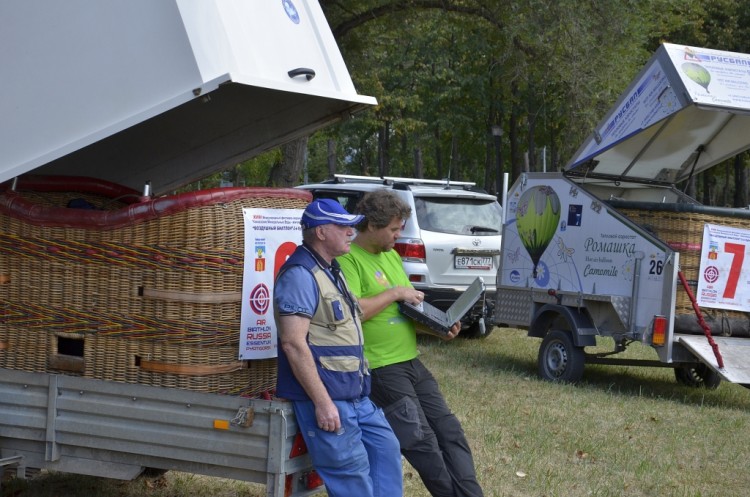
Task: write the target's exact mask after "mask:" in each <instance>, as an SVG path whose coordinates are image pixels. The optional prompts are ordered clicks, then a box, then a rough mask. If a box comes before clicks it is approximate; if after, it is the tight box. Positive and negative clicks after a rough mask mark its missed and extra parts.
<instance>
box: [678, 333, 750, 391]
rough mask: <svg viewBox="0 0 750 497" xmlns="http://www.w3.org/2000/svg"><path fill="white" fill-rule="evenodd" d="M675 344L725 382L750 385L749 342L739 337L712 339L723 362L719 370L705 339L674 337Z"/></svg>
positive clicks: (699, 337)
mask: <svg viewBox="0 0 750 497" xmlns="http://www.w3.org/2000/svg"><path fill="white" fill-rule="evenodd" d="M675 338H676V341H677V343H680V344H682V345H684V346H685V348H687V349H688V350H690V352H692V353H693V354H694V355H695V356H696V357H697V358H699V359H700V360H701V362H703V363H705V364H706V365H707V366H709V367H710V368H711V369H713V370H714V371H716V372H717V373H719V374H720V375H721V377H722V378H724V379H725V380H727V381H730V382H732V383H739V384H741V385H750V340H748V339H747V338H739V337H714V342H716V344H717V345H718V347H719V353H720V354H721V357H722V359H723V362H724V367H723V368H720V367H719V363H718V361H717V359H716V356H715V355H714V351H713V348H712V347H711V344H709V343H708V339H706V337H702V336H697V335H675Z"/></svg>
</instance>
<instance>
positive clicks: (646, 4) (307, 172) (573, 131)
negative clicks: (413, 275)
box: [193, 0, 750, 207]
mask: <svg viewBox="0 0 750 497" xmlns="http://www.w3.org/2000/svg"><path fill="white" fill-rule="evenodd" d="M320 4H321V6H322V7H323V10H324V13H325V15H326V18H327V19H328V22H329V24H330V26H331V29H332V31H333V34H334V37H335V38H336V41H337V43H338V45H339V47H340V49H341V52H342V54H343V57H344V60H345V61H346V63H347V66H348V68H349V71H350V74H351V76H352V79H353V81H354V84H355V86H356V88H357V91H358V93H360V94H364V95H370V96H374V97H376V98H377V100H378V105H377V106H375V107H374V108H371V109H368V110H366V111H363V112H361V113H359V114H356V115H355V116H353V117H352V118H351V119H348V120H346V121H345V122H343V123H341V124H338V125H335V126H332V127H329V128H326V129H324V130H322V131H319V132H317V133H315V134H314V135H312V136H309V137H303V138H301V139H298V140H296V141H294V142H291V143H288V144H286V145H284V146H282V147H279V148H278V149H275V150H272V151H270V152H268V153H266V154H263V155H261V156H259V157H256V158H253V159H251V160H249V161H246V162H244V163H242V164H238V165H237V166H236V167H234V168H232V169H230V170H228V171H224V172H222V173H219V174H217V175H214V176H213V177H211V178H206V179H204V180H202V181H201V182H200V184H199V185H197V187H199V188H206V187H212V186H217V185H219V184H233V185H247V186H263V185H265V186H295V185H299V184H302V183H308V182H316V181H320V180H323V179H327V178H330V177H332V175H333V174H334V173H346V174H356V175H368V176H383V175H388V176H403V177H417V178H432V179H442V178H446V177H449V178H450V179H451V180H456V181H474V182H476V184H477V185H478V186H480V187H482V188H484V189H485V190H487V191H489V192H491V193H497V192H499V191H500V190H501V185H502V183H501V182H500V181H501V180H500V178H502V173H504V172H507V173H509V174H510V182H511V184H512V182H513V181H514V180H515V178H517V177H518V176H519V175H520V174H521V172H522V171H542V170H545V171H559V170H562V168H563V167H564V166H565V164H566V162H567V161H568V160H569V159H570V158H571V156H572V155H573V153H574V152H575V151H576V150H577V149H578V147H579V146H580V145H581V144H582V143H583V140H584V139H585V138H586V137H587V136H588V135H589V134H590V133H591V131H592V130H593V129H594V127H595V126H596V124H597V123H598V122H599V121H600V120H601V119H602V118H603V117H604V115H605V113H606V112H607V111H608V110H609V109H610V107H611V106H612V105H613V104H614V103H615V102H616V100H617V98H618V97H619V96H620V95H621V93H622V92H623V91H624V90H625V89H626V88H627V86H628V84H629V83H630V82H631V80H632V79H633V78H634V77H635V75H636V74H637V73H638V72H639V71H640V70H641V69H642V68H643V66H644V64H645V63H646V62H647V61H648V59H649V58H650V56H651V55H652V54H653V53H654V51H655V50H656V49H657V47H658V46H659V44H660V43H662V42H668V43H675V44H682V45H690V46H696V47H704V48H714V49H720V50H728V51H734V52H741V53H747V52H748V51H750V2H736V1H735V0H713V1H711V2H704V1H702V0H358V1H357V2H351V1H349V0H320ZM749 160H750V154H748V152H744V153H742V154H740V155H738V156H736V157H734V158H732V159H729V160H727V161H726V162H724V163H722V164H720V165H718V166H716V167H713V168H711V169H709V170H707V171H705V172H703V173H702V174H700V175H697V176H696V177H694V178H693V179H691V181H690V183H689V184H684V185H678V187H680V188H681V189H682V190H685V191H686V192H687V193H688V194H689V195H691V196H692V197H694V198H696V199H697V200H699V201H700V202H702V203H703V204H705V205H714V206H734V207H745V206H747V205H748V184H747V183H748V181H747V168H748V161H749ZM193 186H194V187H195V186H196V185H193Z"/></svg>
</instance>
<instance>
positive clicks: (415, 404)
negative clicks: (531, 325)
mask: <svg viewBox="0 0 750 497" xmlns="http://www.w3.org/2000/svg"><path fill="white" fill-rule="evenodd" d="M356 211H357V213H360V214H364V215H365V219H364V220H363V221H362V222H361V224H359V225H357V235H356V237H355V239H354V242H353V243H352V245H351V251H350V252H349V253H348V254H346V255H344V256H340V257H338V260H339V263H340V264H341V269H342V271H343V272H344V275H345V277H346V281H347V282H348V283H349V287H350V289H351V291H352V292H353V293H354V294H355V295H356V296H357V298H358V300H359V304H360V306H361V308H362V311H363V313H364V316H363V318H362V324H363V328H364V340H365V355H366V357H367V360H368V361H369V363H370V367H371V368H372V371H371V378H372V391H371V393H370V398H371V399H372V401H373V402H375V404H377V405H378V406H379V407H381V408H382V409H383V411H384V412H385V415H386V418H387V419H388V422H389V423H390V425H391V428H393V431H394V432H395V433H396V437H397V438H398V440H399V443H400V444H401V453H402V454H403V455H404V457H406V460H407V461H409V463H410V464H411V465H412V466H413V467H414V468H415V469H416V470H417V472H419V475H420V477H421V478H422V481H423V482H424V484H425V487H427V490H429V492H430V493H431V494H432V495H433V496H441V497H443V496H445V497H448V496H456V497H459V496H460V497H469V496H471V497H477V496H482V495H483V493H482V488H481V487H480V486H479V483H478V482H477V477H476V472H475V469H474V459H473V457H472V454H471V449H470V448H469V444H468V442H467V441H466V436H465V435H464V432H463V428H461V423H460V422H459V421H458V419H457V418H456V416H455V415H454V414H453V413H452V412H451V410H450V408H449V407H448V405H447V404H446V402H445V399H444V398H443V395H442V393H441V392H440V388H439V386H438V384H437V381H435V378H434V377H433V376H432V373H430V371H429V370H428V369H427V368H426V367H425V366H424V365H423V364H422V362H421V361H420V360H419V358H418V355H419V351H418V350H417V336H416V329H415V325H414V322H413V321H411V320H410V319H408V318H406V317H405V316H403V315H402V314H401V313H400V312H399V310H398V304H397V302H399V301H409V302H412V303H414V304H417V303H419V302H421V301H422V300H423V299H424V294H423V293H422V292H420V291H418V290H416V289H414V287H412V285H411V283H410V282H409V279H408V277H407V275H406V273H405V272H404V268H403V265H402V263H401V257H400V256H399V255H398V253H396V251H395V250H393V247H394V245H395V243H396V240H397V239H398V238H399V236H400V235H401V227H402V225H403V223H404V220H405V219H407V218H408V217H409V215H410V213H411V208H410V207H409V206H408V205H407V204H406V203H405V202H404V201H402V200H401V199H400V198H399V197H397V196H396V195H395V194H393V193H392V192H389V191H387V190H378V191H375V192H370V193H367V194H365V195H364V196H363V197H362V199H361V200H360V201H359V203H358V204H357V208H356ZM459 331H460V323H456V324H454V326H453V328H452V329H451V332H450V333H449V334H448V336H447V337H446V338H445V339H446V340H451V339H453V338H455V337H456V335H458V333H459Z"/></svg>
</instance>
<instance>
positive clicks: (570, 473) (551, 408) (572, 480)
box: [3, 329, 750, 497]
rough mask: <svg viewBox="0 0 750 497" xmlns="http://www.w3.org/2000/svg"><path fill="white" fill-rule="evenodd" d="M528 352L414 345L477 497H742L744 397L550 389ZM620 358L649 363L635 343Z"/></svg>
mask: <svg viewBox="0 0 750 497" xmlns="http://www.w3.org/2000/svg"><path fill="white" fill-rule="evenodd" d="M538 346H539V341H538V340H537V339H532V338H527V337H526V335H525V332H522V331H520V330H515V329H496V330H495V331H494V332H493V333H492V334H491V335H490V336H489V337H487V338H486V339H484V340H456V341H454V342H453V343H443V342H440V341H437V340H434V339H430V338H424V339H422V340H421V346H420V349H421V351H422V359H423V361H424V362H425V364H427V366H428V367H429V368H430V369H431V370H432V372H433V373H434V374H435V376H436V377H437V378H438V380H439V382H440V384H441V387H442V389H443V393H444V394H445V396H446V398H447V399H448V402H449V404H450V405H451V407H452V408H453V410H454V411H455V413H456V414H457V415H458V417H459V418H460V419H461V421H462V423H463V426H464V430H465V431H466V434H467V437H468V438H469V441H470V443H471V445H472V449H473V451H474V457H475V463H476V466H477V472H478V475H479V480H480V483H481V484H482V486H483V487H484V491H485V495H487V496H497V497H501V496H503V497H505V496H507V497H527V496H528V497H572V496H596V497H620V496H633V497H639V496H649V497H651V496H653V497H656V496H658V497H719V496H721V497H732V496H738V497H739V496H746V495H750V473H748V472H746V468H745V463H746V461H748V460H750V443H748V428H749V427H750V390H747V389H745V388H743V387H741V386H739V385H733V384H727V383H722V384H721V385H720V386H719V388H718V389H716V390H705V389H691V388H688V387H684V386H681V385H679V384H678V383H676V382H675V380H674V374H673V371H672V370H671V369H666V368H644V367H621V366H595V365H589V366H586V370H585V373H584V379H583V381H582V382H581V383H580V384H578V385H575V386H573V385H560V384H551V383H547V382H543V381H540V380H538V379H537V377H536V354H537V349H538ZM627 354H628V357H641V358H649V359H653V358H655V355H653V351H652V350H651V349H650V348H647V347H642V346H640V345H638V344H636V345H633V346H632V347H631V348H630V349H629V351H628V353H627ZM404 481H405V495H407V496H409V497H412V496H413V497H426V496H428V495H429V494H428V493H427V492H426V491H425V489H424V486H423V485H422V483H421V481H420V479H419V476H418V475H417V474H416V473H415V472H414V470H413V469H412V468H411V467H409V466H408V464H406V463H405V464H404ZM263 495H265V489H264V487H263V486H259V485H255V484H248V483H244V482H237V481H228V480H220V479H216V478H208V477H203V476H197V475H189V474H184V473H174V472H169V473H167V474H166V475H164V476H163V477H161V478H155V479H146V478H140V479H138V480H135V481H133V482H120V481H112V480H104V479H98V478H88V477H78V476H71V475H59V474H52V475H49V474H42V475H40V476H39V477H36V478H34V479H31V480H28V481H26V482H20V481H12V482H6V483H5V484H4V486H3V497H10V496H13V497H32V496H33V497H37V496H39V497H42V496H45V497H46V496H49V497H99V496H101V497H104V496H107V497H110V496H114V497H136V496H137V497H141V496H153V497H203V496H205V497H208V496H211V497H255V496H263ZM353 497H356V496H353ZM394 497H395V496H394Z"/></svg>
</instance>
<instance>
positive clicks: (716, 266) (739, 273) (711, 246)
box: [696, 224, 750, 311]
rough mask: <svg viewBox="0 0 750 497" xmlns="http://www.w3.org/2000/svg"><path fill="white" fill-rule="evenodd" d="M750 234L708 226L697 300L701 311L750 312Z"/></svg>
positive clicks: (748, 232) (705, 234)
mask: <svg viewBox="0 0 750 497" xmlns="http://www.w3.org/2000/svg"><path fill="white" fill-rule="evenodd" d="M749 251H750V230H745V229H741V228H733V227H729V226H719V225H716V224H706V225H705V226H704V227H703V244H702V246H701V264H700V269H699V271H698V292H697V295H696V299H697V301H698V305H700V306H701V307H713V308H717V309H731V310H736V311H750V285H749V283H750V253H748V252H749Z"/></svg>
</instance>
